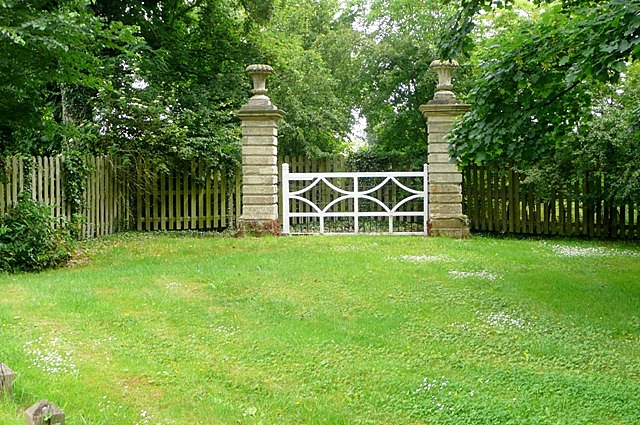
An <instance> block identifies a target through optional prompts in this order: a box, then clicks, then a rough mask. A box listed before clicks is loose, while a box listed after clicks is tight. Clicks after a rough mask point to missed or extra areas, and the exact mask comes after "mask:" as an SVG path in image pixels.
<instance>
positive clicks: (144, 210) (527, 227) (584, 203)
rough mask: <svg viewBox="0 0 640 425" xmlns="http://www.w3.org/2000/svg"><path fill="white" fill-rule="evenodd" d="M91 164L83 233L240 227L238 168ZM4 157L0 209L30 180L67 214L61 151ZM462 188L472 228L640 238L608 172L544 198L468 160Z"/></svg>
mask: <svg viewBox="0 0 640 425" xmlns="http://www.w3.org/2000/svg"><path fill="white" fill-rule="evenodd" d="M89 161H90V167H91V170H92V171H91V173H90V174H89V176H88V177H87V184H86V188H87V189H86V192H85V194H84V199H83V201H84V209H83V210H82V211H80V214H81V215H82V216H83V217H84V219H83V221H81V228H80V233H81V235H82V236H84V237H96V236H102V235H107V234H111V233H114V232H117V231H121V230H134V229H137V230H143V231H145V230H220V229H224V228H228V227H234V226H235V224H236V221H237V219H238V218H239V216H240V211H241V183H242V182H241V173H240V171H239V170H238V171H236V172H235V173H234V174H233V175H232V176H231V177H228V176H226V175H225V173H222V172H220V171H207V167H206V166H205V164H204V163H203V162H200V161H193V162H191V163H189V164H187V165H186V166H185V167H182V168H180V167H179V169H176V170H173V171H172V172H171V173H168V174H164V173H156V172H154V171H152V170H150V169H146V168H145V166H144V165H143V164H141V163H139V164H137V167H136V171H135V172H131V173H128V174H123V171H122V170H123V167H122V166H120V164H118V163H117V161H115V160H114V159H112V158H109V157H104V156H99V157H94V158H90V160H89ZM283 162H287V163H288V164H290V169H291V172H295V173H301V172H305V173H306V172H344V171H353V170H350V169H349V167H348V165H347V163H346V161H345V159H344V158H343V157H337V158H328V159H326V160H318V161H314V160H309V159H307V158H300V157H284V158H280V159H279V163H280V164H282V163H283ZM1 164H3V167H4V170H1V171H2V172H0V214H3V213H5V212H6V211H7V210H8V209H9V208H10V207H11V206H12V205H14V204H15V203H16V202H17V199H18V195H19V194H20V193H21V192H22V191H23V190H24V189H25V188H26V186H27V185H30V192H31V196H32V198H33V199H35V200H38V201H42V202H45V203H48V204H50V205H52V207H53V211H52V216H54V217H66V218H67V219H68V220H70V219H71V211H70V206H69V205H68V203H67V202H66V201H65V189H64V187H65V185H64V157H61V156H56V157H34V158H17V157H10V158H5V159H3V160H2V162H1ZM279 169H281V167H279ZM25 173H28V175H25ZM141 176H144V179H142V177H141ZM133 182H135V183H137V184H132V183H133ZM462 186H463V210H464V212H465V214H466V215H467V216H468V217H469V219H470V220H471V229H472V231H487V232H496V233H505V234H514V235H517V234H525V235H567V236H590V237H604V238H625V239H640V205H639V204H640V200H639V202H635V203H629V204H626V205H614V204H612V203H611V202H610V201H608V200H607V197H606V196H605V195H606V194H607V192H608V182H607V179H606V178H604V177H602V176H598V177H597V178H596V176H594V175H586V176H585V177H584V178H583V179H582V180H580V181H579V182H576V183H575V184H573V185H572V186H571V187H569V188H564V190H563V191H556V192H554V193H551V194H550V195H549V194H547V195H544V194H542V193H541V191H540V190H538V189H537V188H535V187H534V186H533V185H530V184H524V183H523V177H522V176H521V175H519V174H518V173H516V172H514V171H513V170H506V171H505V170H494V169H488V168H484V167H467V168H466V169H465V170H464V171H463V185H462ZM280 205H282V202H280ZM280 216H282V214H281V215H280Z"/></svg>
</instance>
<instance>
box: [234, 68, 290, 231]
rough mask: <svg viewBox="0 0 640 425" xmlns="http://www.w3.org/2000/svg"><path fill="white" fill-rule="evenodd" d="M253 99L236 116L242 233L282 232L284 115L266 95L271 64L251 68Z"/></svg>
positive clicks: (248, 69)
mask: <svg viewBox="0 0 640 425" xmlns="http://www.w3.org/2000/svg"><path fill="white" fill-rule="evenodd" d="M246 71H247V73H248V74H249V75H251V77H252V78H253V97H252V98H251V99H249V102H248V103H247V104H246V105H244V106H243V107H242V108H241V109H240V110H239V111H238V112H237V113H236V114H237V116H238V117H239V118H240V119H241V120H242V215H241V216H240V220H239V221H238V232H239V233H240V234H244V233H256V234H264V233H272V234H278V233H279V232H280V224H279V221H278V122H279V121H280V119H281V118H282V117H283V116H284V112H283V111H281V110H280V109H278V108H277V107H276V106H275V105H273V104H272V103H271V100H270V99H269V98H268V97H267V96H266V93H267V89H266V79H267V76H268V75H269V74H271V72H272V71H273V69H272V68H271V67H270V66H269V65H249V66H248V67H247V69H246Z"/></svg>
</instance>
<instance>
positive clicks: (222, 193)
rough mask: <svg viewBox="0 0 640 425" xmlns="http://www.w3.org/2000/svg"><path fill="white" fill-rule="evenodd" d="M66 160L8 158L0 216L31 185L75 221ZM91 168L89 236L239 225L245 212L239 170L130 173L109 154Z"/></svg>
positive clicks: (85, 231)
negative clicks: (68, 195) (67, 188)
mask: <svg viewBox="0 0 640 425" xmlns="http://www.w3.org/2000/svg"><path fill="white" fill-rule="evenodd" d="M64 161H65V159H64V157H61V156H57V157H50V158H43V157H34V158H18V157H12V158H5V159H4V160H3V164H4V170H3V172H0V214H3V213H5V212H6V211H7V210H8V209H9V208H10V207H11V206H12V205H14V204H15V203H16V202H17V201H18V195H19V194H20V193H21V192H22V191H23V190H24V189H25V188H26V189H30V192H31V197H32V199H34V200H37V201H41V202H44V203H47V204H49V205H51V206H52V207H53V208H52V216H54V217H66V218H67V219H68V220H70V219H71V215H72V212H71V208H70V205H69V203H68V202H67V200H66V193H65V180H64V179H65V173H64ZM89 167H90V169H91V171H90V173H89V175H88V176H87V180H86V190H85V193H84V196H83V199H82V201H83V202H82V204H83V207H82V209H81V210H80V211H79V212H78V214H79V215H80V216H81V217H82V219H81V221H80V223H81V226H80V229H81V235H82V236H84V237H96V236H103V235H107V234H111V233H114V232H117V231H120V230H133V229H138V230H173V229H176V230H178V229H181V230H187V229H189V230H196V229H197V230H216V229H221V228H225V227H229V226H234V225H235V220H236V219H237V217H238V216H239V212H240V185H241V176H240V175H239V173H236V174H235V176H234V177H232V178H229V177H227V176H226V175H225V174H223V173H221V172H220V171H214V172H208V171H206V167H205V165H204V163H203V162H200V161H193V162H191V163H190V164H188V165H187V167H186V168H184V169H176V170H173V171H172V172H171V173H168V174H165V173H161V172H153V171H152V170H150V169H145V166H144V165H143V164H142V163H139V164H138V166H137V168H136V172H129V173H128V172H127V169H126V168H123V167H121V166H120V165H119V164H117V163H116V162H115V161H114V160H113V159H111V158H109V157H104V156H100V157H93V158H89ZM141 176H144V178H142V177H141ZM132 179H133V180H132ZM134 182H135V183H137V184H133V183H134Z"/></svg>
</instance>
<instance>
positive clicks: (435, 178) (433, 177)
mask: <svg viewBox="0 0 640 425" xmlns="http://www.w3.org/2000/svg"><path fill="white" fill-rule="evenodd" d="M429 183H447V184H452V183H456V184H462V173H460V172H458V173H432V172H429Z"/></svg>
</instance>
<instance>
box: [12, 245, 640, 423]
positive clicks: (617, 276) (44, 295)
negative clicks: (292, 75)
mask: <svg viewBox="0 0 640 425" xmlns="http://www.w3.org/2000/svg"><path fill="white" fill-rule="evenodd" d="M85 247H86V254H85V257H86V258H84V259H82V258H81V259H80V260H81V261H78V262H77V264H76V265H75V266H74V267H72V268H67V269H60V270H55V271H49V272H45V273H40V274H23V275H0V293H1V294H2V296H1V297H0V361H2V362H4V363H6V364H7V365H9V367H11V368H12V369H13V370H14V371H16V373H17V379H16V382H15V384H14V395H13V397H10V398H7V397H5V398H4V399H0V424H24V418H23V413H22V412H23V410H24V409H25V408H27V407H28V406H30V405H31V404H33V403H35V402H36V401H38V400H40V399H48V400H50V401H53V402H54V403H56V404H58V405H59V406H60V407H62V409H63V410H64V411H65V412H66V417H67V419H66V423H67V425H74V424H92V425H94V424H131V425H134V424H154V425H155V424H185V425H187V424H188V425H193V424H238V423H241V424H456V425H459V424H508V423H514V424H572V425H574V424H634V423H640V246H638V245H637V244H635V245H634V244H625V243H609V242H585V241H567V240H550V241H539V240H515V239H493V238H485V237H475V238H473V239H469V240H463V241H459V240H450V239H441V238H420V237H388V236H386V237H385V236H345V237H283V238H273V237H271V238H259V239H252V238H246V239H233V238H221V237H210V236H209V237H196V236H193V235H191V236H190V235H186V236H185V235H167V234H164V235H162V234H161V235H148V234H147V235H122V236H116V237H111V238H107V239H103V240H99V241H90V242H86V244H85Z"/></svg>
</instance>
